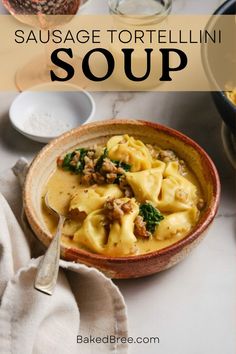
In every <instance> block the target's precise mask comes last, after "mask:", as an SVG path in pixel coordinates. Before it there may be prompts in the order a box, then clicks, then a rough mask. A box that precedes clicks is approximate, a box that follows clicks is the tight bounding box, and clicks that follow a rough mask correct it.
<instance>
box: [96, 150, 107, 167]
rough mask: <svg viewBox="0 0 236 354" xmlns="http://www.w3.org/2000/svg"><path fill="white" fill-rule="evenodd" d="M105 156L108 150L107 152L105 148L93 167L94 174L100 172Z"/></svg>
mask: <svg viewBox="0 0 236 354" xmlns="http://www.w3.org/2000/svg"><path fill="white" fill-rule="evenodd" d="M107 156H108V150H107V148H105V149H104V151H103V154H102V155H101V156H100V157H99V159H98V160H97V162H96V165H95V167H94V169H95V171H96V172H99V171H100V170H101V168H102V165H103V162H104V160H105V158H107Z"/></svg>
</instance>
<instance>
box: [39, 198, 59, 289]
mask: <svg viewBox="0 0 236 354" xmlns="http://www.w3.org/2000/svg"><path fill="white" fill-rule="evenodd" d="M44 200H45V204H46V206H47V208H48V209H49V210H51V211H52V212H53V213H55V214H56V215H57V217H58V219H59V223H58V226H57V231H56V233H55V235H54V237H53V239H52V241H51V243H50V245H49V247H48V249H47V251H46V253H45V255H44V257H43V259H42V261H41V262H40V264H39V267H38V271H37V274H36V278H35V282H34V287H35V289H36V290H39V291H41V292H43V293H45V294H47V295H52V294H53V291H54V289H55V286H56V283H57V277H58V270H59V259H60V241H61V233H62V228H63V225H64V222H65V220H66V217H65V216H64V215H62V214H60V213H58V212H57V211H56V210H55V209H53V207H52V206H51V205H50V203H49V198H48V193H47V194H46V195H45V199H44Z"/></svg>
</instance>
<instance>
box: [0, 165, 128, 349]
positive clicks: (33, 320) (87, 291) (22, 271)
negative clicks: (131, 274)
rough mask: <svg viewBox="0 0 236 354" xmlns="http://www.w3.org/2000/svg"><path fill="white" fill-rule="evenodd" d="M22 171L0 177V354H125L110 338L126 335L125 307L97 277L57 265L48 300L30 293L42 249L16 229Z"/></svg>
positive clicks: (93, 271)
mask: <svg viewBox="0 0 236 354" xmlns="http://www.w3.org/2000/svg"><path fill="white" fill-rule="evenodd" d="M26 170H27V162H26V161H25V160H22V159H21V160H20V161H19V162H18V163H17V164H16V166H15V167H14V168H13V171H14V173H13V171H11V170H9V171H6V173H4V175H2V176H0V192H1V194H0V299H1V303H0V353H1V354H8V353H9V354H10V353H11V354H31V353H34V354H48V353H50V354H51V353H53V352H56V353H57V354H67V353H68V354H73V353H76V354H77V353H82V354H87V353H94V354H99V353H102V354H106V353H116V354H125V353H127V351H128V348H127V344H122V343H121V341H120V340H116V339H115V338H118V337H127V335H128V334H127V314H126V307H125V303H124V300H123V297H122V295H121V293H120V291H119V289H118V288H117V287H116V286H115V285H114V284H113V282H112V281H111V280H110V279H108V278H106V277H105V276H104V275H103V274H102V273H101V272H99V271H98V270H96V269H94V268H89V267H87V266H85V265H82V264H75V263H72V262H65V261H63V260H60V271H59V276H58V283H57V286H56V289H55V292H54V294H53V296H47V295H45V294H42V293H40V292H38V291H36V290H35V289H34V288H33V283H34V279H35V275H36V269H37V266H38V264H39V261H40V258H41V257H38V258H34V259H32V258H31V257H32V252H33V254H34V255H35V254H37V253H40V252H42V249H41V250H40V248H39V247H38V246H39V242H38V241H37V239H36V238H35V237H34V236H33V235H32V233H31V232H30V230H29V228H27V227H26V224H25V223H23V224H22V223H21V225H23V226H20V220H21V207H22V200H21V188H20V184H22V183H23V180H24V176H25V173H26ZM15 175H17V177H16V176H15ZM19 182H20V183H19ZM13 212H14V213H13ZM22 227H23V229H24V231H23V229H22ZM94 342H95V343H94Z"/></svg>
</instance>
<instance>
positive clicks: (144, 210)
mask: <svg viewBox="0 0 236 354" xmlns="http://www.w3.org/2000/svg"><path fill="white" fill-rule="evenodd" d="M139 215H140V216H142V217H143V220H144V221H145V222H146V229H147V230H148V231H149V232H151V233H153V232H154V231H155V228H156V226H157V225H159V224H160V222H161V221H162V220H163V219H164V216H163V215H162V214H161V213H160V211H159V210H158V209H156V208H154V207H153V206H152V205H151V204H149V203H144V204H142V205H140V207H139Z"/></svg>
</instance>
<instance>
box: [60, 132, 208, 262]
mask: <svg viewBox="0 0 236 354" xmlns="http://www.w3.org/2000/svg"><path fill="white" fill-rule="evenodd" d="M59 163H60V165H59V168H62V169H63V167H65V170H66V171H68V170H69V171H71V174H68V173H67V172H66V171H65V175H64V178H66V176H68V178H72V177H69V176H70V175H72V174H73V173H74V174H76V173H77V174H78V185H77V186H73V188H74V189H73V193H71V194H72V196H71V198H70V200H69V205H68V217H69V218H71V224H70V223H69V224H68V225H66V226H65V228H64V236H65V237H70V238H71V240H72V242H73V244H76V245H77V246H78V247H80V248H83V249H86V250H88V251H91V252H95V253H100V254H104V255H109V256H114V257H118V256H128V255H136V254H142V253H145V252H150V251H154V250H156V249H160V248H162V247H166V246H169V245H171V244H172V243H174V242H176V241H178V240H179V239H181V238H183V237H185V236H186V235H188V234H189V233H190V232H191V230H192V229H193V227H194V226H195V225H196V223H197V222H198V220H199V218H200V213H201V209H202V208H203V207H204V200H203V199H202V195H201V189H200V187H199V184H198V182H197V179H196V177H195V176H194V175H193V173H192V172H191V171H190V170H189V169H188V166H187V165H186V163H184V161H182V160H179V158H178V157H177V156H176V154H175V153H174V152H173V151H171V150H163V149H161V148H160V147H158V146H151V145H146V144H144V143H143V142H142V141H140V140H137V139H135V138H134V137H131V136H128V135H123V136H114V137H112V138H110V139H109V140H108V142H107V144H106V145H105V146H99V147H97V149H96V148H95V149H94V148H78V149H77V150H75V151H74V152H72V153H68V154H67V155H66V156H65V157H63V158H60V159H59ZM73 181H74V180H73ZM73 183H74V182H73ZM71 230H72V232H71Z"/></svg>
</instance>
